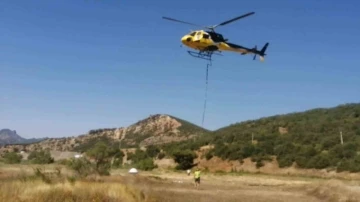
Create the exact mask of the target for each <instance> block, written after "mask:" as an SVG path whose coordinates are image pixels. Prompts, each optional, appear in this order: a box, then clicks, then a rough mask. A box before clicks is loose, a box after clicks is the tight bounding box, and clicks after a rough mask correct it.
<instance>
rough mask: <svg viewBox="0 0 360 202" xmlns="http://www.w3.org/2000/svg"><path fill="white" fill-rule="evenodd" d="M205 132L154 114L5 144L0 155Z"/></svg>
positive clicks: (160, 140) (126, 144)
mask: <svg viewBox="0 0 360 202" xmlns="http://www.w3.org/2000/svg"><path fill="white" fill-rule="evenodd" d="M207 132H209V131H207V130H206V129H203V128H201V127H199V126H196V125H194V124H191V123H189V122H187V121H184V120H182V119H179V118H176V117H173V116H170V115H164V114H156V115H151V116H149V117H148V118H146V119H143V120H141V121H138V122H137V123H134V124H132V125H130V126H128V127H120V128H104V129H96V130H90V131H89V132H88V134H83V135H80V136H77V137H66V138H48V139H46V140H43V141H41V142H38V143H34V144H23V145H19V144H13V145H6V146H3V147H2V148H0V152H1V151H6V150H7V151H10V150H13V149H14V148H17V149H18V150H24V151H33V150H37V149H51V150H55V151H78V152H83V151H85V150H87V149H88V148H91V147H92V146H93V145H94V144H95V143H96V142H98V141H99V140H103V141H105V142H108V143H111V144H114V143H118V144H119V145H120V144H121V147H122V148H131V147H137V146H140V147H142V146H147V145H159V144H164V143H169V142H179V141H183V140H188V139H192V138H194V137H196V136H199V135H201V134H204V133H207Z"/></svg>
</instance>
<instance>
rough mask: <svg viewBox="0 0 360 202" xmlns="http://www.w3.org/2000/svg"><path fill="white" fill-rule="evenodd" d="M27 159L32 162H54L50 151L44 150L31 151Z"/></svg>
mask: <svg viewBox="0 0 360 202" xmlns="http://www.w3.org/2000/svg"><path fill="white" fill-rule="evenodd" d="M28 160H30V161H31V162H32V163H34V164H50V163H53V162H54V158H52V157H51V154H50V152H49V151H44V150H40V151H32V152H31V153H30V154H29V156H28Z"/></svg>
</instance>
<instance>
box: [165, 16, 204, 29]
mask: <svg viewBox="0 0 360 202" xmlns="http://www.w3.org/2000/svg"><path fill="white" fill-rule="evenodd" d="M162 18H163V19H166V20H171V21H175V22H180V23H184V24H188V25H193V26H197V27H204V26H202V25H197V24H193V23H190V22H185V21H181V20H176V19H173V18H168V17H162Z"/></svg>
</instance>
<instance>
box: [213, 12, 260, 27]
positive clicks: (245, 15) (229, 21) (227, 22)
mask: <svg viewBox="0 0 360 202" xmlns="http://www.w3.org/2000/svg"><path fill="white" fill-rule="evenodd" d="M253 14H255V12H250V13H246V14H244V15H241V16H238V17H236V18H233V19H231V20H227V21H225V22H222V23H220V24H218V25H215V26H213V27H212V28H215V27H217V26H220V25H226V24H229V23H231V22H234V21H235V20H239V19H241V18H245V17H248V16H250V15H253Z"/></svg>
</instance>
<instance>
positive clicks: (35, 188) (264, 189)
mask: <svg viewBox="0 0 360 202" xmlns="http://www.w3.org/2000/svg"><path fill="white" fill-rule="evenodd" d="M32 168H33V167H30V166H28V167H26V166H23V167H18V166H16V167H12V166H8V167H0V201H4V202H5V201H11V202H13V201H14V202H17V201H24V202H28V201H31V202H35V201H36V202H37V201H39V202H42V201H55V202H57V201H84V202H85V201H89V202H90V201H102V202H110V201H126V202H132V201H134V202H135V201H144V202H160V201H161V202H187V201H196V202H210V201H211V202H222V201H224V202H225V201H226V202H232V201H234V202H235V201H236V202H241V201H246V202H247V201H254V202H275V201H276V202H277V201H292V202H320V201H329V202H353V201H360V189H359V188H358V186H359V185H360V183H359V182H356V181H352V182H351V181H350V182H349V181H340V180H327V179H316V178H310V179H308V178H301V177H296V178H294V177H285V176H282V177H279V176H271V175H242V176H232V175H225V174H224V175H214V174H205V173H204V175H203V176H202V180H201V186H200V188H199V189H194V186H193V184H192V183H193V179H192V176H187V175H186V174H185V173H176V172H170V171H168V172H160V171H152V172H141V173H140V174H139V175H136V176H132V175H129V174H128V173H127V171H126V170H113V172H112V175H111V176H106V177H104V176H103V177H99V176H89V177H88V178H85V179H82V180H74V178H69V177H67V176H69V175H68V174H69V172H68V171H66V170H64V172H62V173H61V175H58V174H56V173H55V174H54V173H53V174H52V177H49V176H48V175H44V174H43V173H42V172H38V173H36V172H35V173H34V171H33V169H32ZM55 168H56V167H54V166H53V167H51V166H47V167H46V172H53V171H56V169H55ZM34 174H35V175H34ZM70 176H71V175H70Z"/></svg>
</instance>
